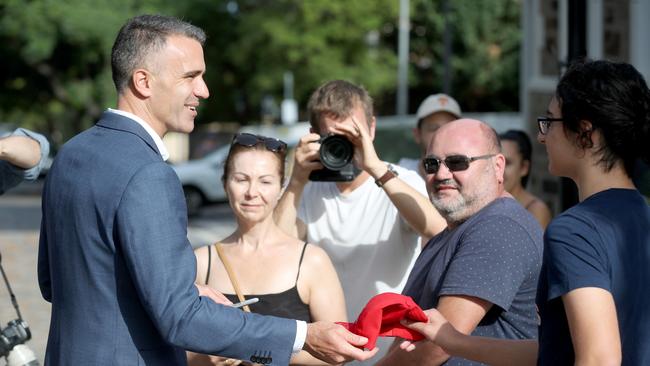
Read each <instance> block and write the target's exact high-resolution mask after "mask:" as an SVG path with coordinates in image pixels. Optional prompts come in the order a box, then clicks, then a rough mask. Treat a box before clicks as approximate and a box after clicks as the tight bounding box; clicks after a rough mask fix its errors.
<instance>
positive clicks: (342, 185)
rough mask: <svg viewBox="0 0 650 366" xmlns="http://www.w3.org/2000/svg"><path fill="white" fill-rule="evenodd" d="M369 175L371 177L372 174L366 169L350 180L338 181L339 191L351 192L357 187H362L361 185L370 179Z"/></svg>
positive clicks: (343, 192)
mask: <svg viewBox="0 0 650 366" xmlns="http://www.w3.org/2000/svg"><path fill="white" fill-rule="evenodd" d="M368 177H370V174H368V173H367V172H366V171H365V170H364V171H362V172H361V174H359V175H357V177H356V178H354V179H353V180H352V181H350V182H337V183H336V187H337V188H338V189H339V192H341V194H349V193H351V192H353V191H354V190H355V189H357V188H359V187H361V185H362V184H363V183H365V182H366V180H368Z"/></svg>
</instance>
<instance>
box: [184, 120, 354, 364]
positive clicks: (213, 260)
mask: <svg viewBox="0 0 650 366" xmlns="http://www.w3.org/2000/svg"><path fill="white" fill-rule="evenodd" d="M286 150H287V145H286V144H285V143H284V142H282V141H280V140H277V139H273V138H268V137H263V136H257V135H252V134H245V133H241V134H237V135H235V137H234V138H233V143H232V146H231V147H230V151H229V153H228V156H227V158H226V161H225V163H224V172H223V178H222V181H223V185H224V188H225V191H226V193H227V195H228V201H229V202H230V207H231V208H232V210H233V213H234V214H235V217H236V219H237V229H236V230H235V232H233V233H232V234H231V235H230V236H228V237H227V238H225V239H223V240H221V241H220V242H218V243H216V244H214V245H210V246H207V247H202V248H199V249H197V250H196V251H195V254H196V259H197V277H196V282H197V283H199V284H202V285H203V284H204V285H208V286H210V287H212V288H214V289H216V290H217V291H219V292H221V293H223V294H224V295H225V296H226V297H227V298H228V299H229V300H230V301H232V302H233V303H236V302H239V301H242V300H243V298H245V299H251V298H258V299H259V302H257V303H255V304H252V305H250V311H251V312H254V313H259V314H264V315H274V316H279V317H285V318H291V319H298V320H304V321H306V322H308V323H309V322H312V321H319V320H327V321H346V312H345V300H344V298H343V291H342V289H341V284H340V282H339V279H338V276H337V274H336V271H335V270H334V267H333V265H332V263H331V261H330V259H329V257H328V256H327V254H326V253H325V252H324V251H323V250H322V249H321V248H319V247H317V246H315V245H310V244H307V243H305V242H302V241H300V240H298V239H296V238H294V237H292V236H289V235H287V234H285V233H284V232H283V231H282V230H281V229H280V228H279V227H278V226H277V225H276V224H275V221H274V218H273V210H274V209H275V206H276V204H277V202H278V199H279V198H280V194H281V191H282V184H283V181H284V167H285V157H286ZM238 294H239V295H241V296H238ZM244 310H246V311H248V308H246V307H244ZM188 360H189V361H190V365H204V364H207V365H212V364H221V365H224V364H225V365H232V364H238V362H239V361H238V360H229V359H223V358H218V357H214V356H207V355H195V354H190V355H189V358H188ZM292 364H301V365H319V364H324V363H323V362H322V361H319V360H318V359H316V358H314V357H312V356H311V355H309V354H308V353H306V352H305V351H301V352H300V353H299V354H297V355H295V356H294V357H293V358H292Z"/></svg>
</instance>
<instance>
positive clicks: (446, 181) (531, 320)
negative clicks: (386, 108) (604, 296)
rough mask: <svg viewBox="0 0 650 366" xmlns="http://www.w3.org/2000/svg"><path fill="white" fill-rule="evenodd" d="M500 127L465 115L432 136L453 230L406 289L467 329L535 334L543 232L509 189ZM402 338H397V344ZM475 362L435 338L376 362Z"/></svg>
mask: <svg viewBox="0 0 650 366" xmlns="http://www.w3.org/2000/svg"><path fill="white" fill-rule="evenodd" d="M500 151H501V149H500V144H499V140H498V137H497V135H496V132H495V131H494V130H493V129H492V128H491V127H490V126H488V125H487V124H486V123H484V122H480V121H476V120H470V119H461V120H457V121H454V122H451V123H449V124H447V125H444V126H442V127H441V128H440V129H439V130H438V131H436V133H435V134H434V135H433V139H432V140H431V142H430V144H429V148H428V149H427V156H426V157H425V159H424V161H423V162H424V164H423V166H424V169H425V171H426V174H427V175H426V182H427V190H428V192H429V197H430V199H431V201H432V202H433V204H434V206H435V207H436V208H437V209H438V211H439V212H440V213H441V215H442V216H443V217H444V218H445V220H446V221H447V224H448V227H447V229H445V230H444V231H443V232H442V233H440V234H438V235H436V236H435V237H433V238H432V239H431V240H430V241H429V243H427V245H426V247H425V248H424V249H423V250H422V253H421V254H420V256H419V257H418V259H417V262H416V263H415V266H414V268H413V270H412V271H411V274H410V275H409V279H408V281H407V283H406V287H405V289H404V291H403V293H404V294H406V295H409V296H411V297H413V299H414V300H415V302H416V303H417V304H418V305H420V307H422V308H423V309H430V308H433V307H435V308H437V309H438V311H440V312H441V313H442V314H443V315H444V316H445V317H446V318H447V319H448V320H449V322H450V323H451V324H452V325H454V327H455V328H456V329H458V330H459V331H461V332H463V333H466V334H473V335H481V336H490V337H499V338H512V339H525V338H536V337H537V314H536V310H535V291H536V286H537V278H538V276H539V271H540V266H541V261H542V230H541V227H540V226H539V224H537V222H536V221H535V219H534V218H533V217H532V216H531V215H530V214H529V213H528V212H527V211H526V210H525V209H523V208H522V207H521V206H520V205H518V204H517V202H516V201H515V200H514V199H513V198H512V197H511V196H510V195H509V194H508V193H507V192H505V190H504V188H503V171H504V167H505V158H504V157H503V155H502V154H501V152H500ZM397 342H399V340H397V341H396V344H397ZM443 363H444V364H447V365H472V364H475V363H473V362H471V361H468V360H464V359H459V358H449V355H447V354H446V353H445V352H444V351H443V350H442V349H441V348H439V347H437V346H436V345H434V344H433V343H430V342H423V344H421V345H419V346H418V347H417V348H416V350H415V351H413V352H410V353H407V352H405V351H403V350H401V349H399V347H393V349H392V350H391V352H390V353H389V354H388V355H387V356H386V357H384V358H383V359H382V360H381V361H380V362H379V363H378V365H382V366H385V365H393V364H395V365H397V364H408V365H440V364H443Z"/></svg>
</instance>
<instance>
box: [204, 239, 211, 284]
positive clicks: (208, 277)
mask: <svg viewBox="0 0 650 366" xmlns="http://www.w3.org/2000/svg"><path fill="white" fill-rule="evenodd" d="M210 267H212V245H208V271H207V272H208V273H206V275H205V284H206V285H207V284H208V281H209V280H210Z"/></svg>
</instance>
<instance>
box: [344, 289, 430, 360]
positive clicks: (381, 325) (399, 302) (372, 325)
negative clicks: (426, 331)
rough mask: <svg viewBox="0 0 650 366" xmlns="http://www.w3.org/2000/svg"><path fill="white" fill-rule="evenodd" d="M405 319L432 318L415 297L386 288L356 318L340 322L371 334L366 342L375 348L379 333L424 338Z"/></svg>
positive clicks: (417, 338)
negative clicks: (405, 324)
mask: <svg viewBox="0 0 650 366" xmlns="http://www.w3.org/2000/svg"><path fill="white" fill-rule="evenodd" d="M402 319H409V320H413V321H418V322H426V321H428V320H429V318H428V317H427V315H426V314H425V313H424V311H422V309H420V307H419V306H418V305H417V304H416V303H415V302H414V301H413V299H411V297H409V296H404V295H400V294H395V293H392V292H385V293H383V294H379V295H376V296H375V297H373V298H372V299H370V301H368V304H366V307H365V308H363V310H362V311H361V314H359V317H358V318H357V321H356V322H354V323H343V322H339V323H338V324H341V325H342V326H344V327H345V328H346V329H347V330H349V331H350V332H352V333H354V334H357V335H360V336H364V337H366V338H368V343H367V344H366V345H365V346H364V347H365V348H367V349H373V348H375V343H376V342H377V337H401V338H404V339H408V340H411V341H419V340H421V339H424V337H423V336H422V334H420V333H419V332H416V331H414V330H411V329H409V328H406V327H405V326H403V325H402V323H401V322H400V321H401V320H402Z"/></svg>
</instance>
